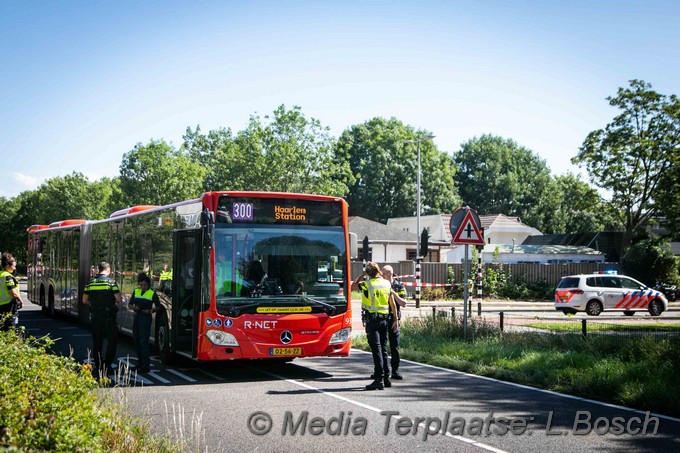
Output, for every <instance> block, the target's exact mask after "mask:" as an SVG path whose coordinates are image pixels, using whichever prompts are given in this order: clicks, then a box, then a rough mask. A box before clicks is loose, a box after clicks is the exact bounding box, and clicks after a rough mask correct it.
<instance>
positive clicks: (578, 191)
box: [554, 173, 623, 233]
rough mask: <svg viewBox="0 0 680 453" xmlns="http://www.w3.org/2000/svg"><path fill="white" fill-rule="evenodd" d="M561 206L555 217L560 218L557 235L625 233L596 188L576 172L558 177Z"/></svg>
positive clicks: (556, 209) (557, 186)
mask: <svg viewBox="0 0 680 453" xmlns="http://www.w3.org/2000/svg"><path fill="white" fill-rule="evenodd" d="M554 179H555V184H556V188H557V193H558V194H559V204H558V205H557V206H556V207H555V213H554V217H555V218H556V219H559V220H558V222H560V225H559V227H558V228H557V229H556V230H555V233H589V232H599V231H622V230H623V225H622V224H621V223H620V222H617V220H616V215H615V214H614V213H612V212H611V209H610V207H609V206H608V205H607V204H606V203H605V202H604V200H603V199H602V197H601V196H600V194H599V193H598V192H597V189H595V188H594V187H593V186H591V185H590V184H588V183H587V182H586V181H583V180H582V179H581V178H580V177H579V176H576V175H574V174H573V173H567V174H566V175H561V176H556V177H555V178H554Z"/></svg>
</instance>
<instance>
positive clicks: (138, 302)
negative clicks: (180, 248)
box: [128, 272, 161, 373]
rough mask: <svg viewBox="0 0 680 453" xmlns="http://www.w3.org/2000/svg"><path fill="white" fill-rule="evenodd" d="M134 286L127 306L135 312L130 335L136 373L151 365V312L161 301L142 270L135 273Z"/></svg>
mask: <svg viewBox="0 0 680 453" xmlns="http://www.w3.org/2000/svg"><path fill="white" fill-rule="evenodd" d="M137 283H138V284H139V288H136V289H135V291H134V292H133V293H132V297H130V302H129V303H128V308H130V310H132V311H134V312H135V320H134V322H133V324H132V336H133V337H134V339H135V346H136V347H137V367H135V368H131V370H137V372H138V373H148V372H149V370H150V366H151V360H150V355H151V350H150V348H149V337H150V336H151V319H152V314H153V313H155V312H157V311H159V310H160V309H161V301H160V299H159V298H158V294H156V292H155V291H154V290H153V289H151V280H150V279H149V276H148V275H146V274H144V273H143V272H142V273H140V274H138V275H137Z"/></svg>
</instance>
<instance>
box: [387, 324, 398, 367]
mask: <svg viewBox="0 0 680 453" xmlns="http://www.w3.org/2000/svg"><path fill="white" fill-rule="evenodd" d="M392 319H394V318H392V316H390V320H389V321H388V323H387V336H388V337H389V339H390V362H391V363H392V372H393V373H394V372H396V371H397V370H399V328H397V331H396V332H395V331H394V330H392V323H393V321H392Z"/></svg>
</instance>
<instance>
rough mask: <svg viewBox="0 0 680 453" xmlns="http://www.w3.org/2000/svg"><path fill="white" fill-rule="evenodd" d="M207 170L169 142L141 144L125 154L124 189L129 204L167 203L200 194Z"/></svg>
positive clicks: (121, 172) (121, 165)
mask: <svg viewBox="0 0 680 453" xmlns="http://www.w3.org/2000/svg"><path fill="white" fill-rule="evenodd" d="M205 174H206V169H205V168H204V167H203V166H202V165H201V164H200V163H199V162H196V161H195V160H192V159H191V158H189V156H187V155H186V154H184V153H182V152H180V151H177V150H175V149H174V148H173V147H172V146H170V145H169V144H167V143H166V142H165V141H162V140H160V141H156V140H151V141H150V142H149V143H148V144H147V145H142V144H141V143H138V144H137V145H136V146H135V147H134V149H132V150H131V151H129V152H128V153H126V154H125V155H124V156H123V161H122V162H121V164H120V188H121V190H122V192H123V196H124V201H125V202H126V203H127V204H128V205H139V204H157V205H164V204H169V203H174V202H177V201H180V200H184V199H188V198H192V197H196V196H198V195H200V194H201V192H202V191H203V187H204V179H205Z"/></svg>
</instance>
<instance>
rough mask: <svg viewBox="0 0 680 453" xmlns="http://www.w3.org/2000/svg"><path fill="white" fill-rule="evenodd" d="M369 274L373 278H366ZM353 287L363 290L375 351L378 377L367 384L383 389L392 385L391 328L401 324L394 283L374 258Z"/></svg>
mask: <svg viewBox="0 0 680 453" xmlns="http://www.w3.org/2000/svg"><path fill="white" fill-rule="evenodd" d="M365 276H368V277H369V279H368V280H366V281H362V279H363V278H364V277H365ZM352 289H355V290H357V289H358V290H360V291H361V309H362V319H365V321H366V337H367V339H368V344H369V345H370V346H371V353H372V354H373V370H374V371H373V375H374V380H373V382H371V383H370V384H368V385H367V386H366V390H383V389H384V388H385V387H391V386H392V381H390V377H389V376H390V368H389V362H388V360H387V330H388V329H390V328H392V329H394V330H396V329H397V328H398V327H399V320H398V317H397V312H396V308H395V304H394V298H393V296H392V291H391V285H390V282H388V281H387V280H385V279H384V278H382V277H381V273H380V267H378V265H377V264H376V263H373V262H370V263H368V264H367V265H366V268H365V271H364V273H362V274H361V275H359V276H358V277H357V278H356V279H355V280H354V282H352ZM390 312H392V313H393V315H394V317H393V322H392V325H391V326H388V317H389V314H390Z"/></svg>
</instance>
